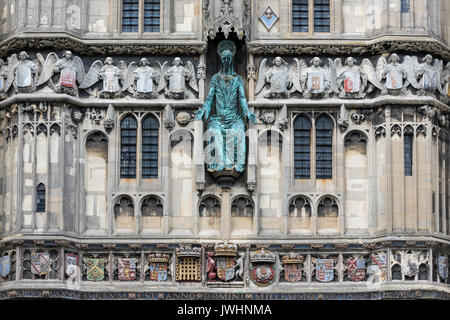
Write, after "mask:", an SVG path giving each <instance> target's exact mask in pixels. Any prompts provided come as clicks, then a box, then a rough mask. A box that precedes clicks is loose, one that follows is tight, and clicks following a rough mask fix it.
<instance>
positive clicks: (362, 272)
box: [347, 257, 366, 282]
mask: <svg viewBox="0 0 450 320" xmlns="http://www.w3.org/2000/svg"><path fill="white" fill-rule="evenodd" d="M347 274H348V278H349V279H350V280H352V281H356V282H358V281H363V280H364V279H365V278H366V260H365V259H364V258H355V257H351V258H348V259H347Z"/></svg>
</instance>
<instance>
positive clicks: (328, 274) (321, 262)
mask: <svg viewBox="0 0 450 320" xmlns="http://www.w3.org/2000/svg"><path fill="white" fill-rule="evenodd" d="M316 279H317V281H320V282H330V281H333V279H334V260H333V259H317V260H316Z"/></svg>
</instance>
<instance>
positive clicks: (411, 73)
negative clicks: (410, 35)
mask: <svg viewBox="0 0 450 320" xmlns="http://www.w3.org/2000/svg"><path fill="white" fill-rule="evenodd" d="M419 67H420V64H419V62H418V61H417V57H412V58H411V57H410V56H405V57H404V58H403V63H402V69H403V72H404V73H405V74H406V79H407V80H408V82H409V83H410V84H411V85H412V86H413V87H414V88H415V89H420V85H419V83H418V82H417V78H416V71H417V70H418V69H419Z"/></svg>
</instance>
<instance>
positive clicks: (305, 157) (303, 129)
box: [294, 116, 311, 179]
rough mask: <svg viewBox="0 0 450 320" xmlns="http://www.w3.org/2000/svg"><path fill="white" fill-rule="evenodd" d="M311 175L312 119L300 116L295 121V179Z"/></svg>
mask: <svg viewBox="0 0 450 320" xmlns="http://www.w3.org/2000/svg"><path fill="white" fill-rule="evenodd" d="M310 175H311V121H309V119H308V118H307V117H306V116H298V117H297V118H295V121H294V179H309V178H310Z"/></svg>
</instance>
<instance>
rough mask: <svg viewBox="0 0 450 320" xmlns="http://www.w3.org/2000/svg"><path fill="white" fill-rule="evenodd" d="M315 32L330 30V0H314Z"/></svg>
mask: <svg viewBox="0 0 450 320" xmlns="http://www.w3.org/2000/svg"><path fill="white" fill-rule="evenodd" d="M314 32H330V0H314Z"/></svg>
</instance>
